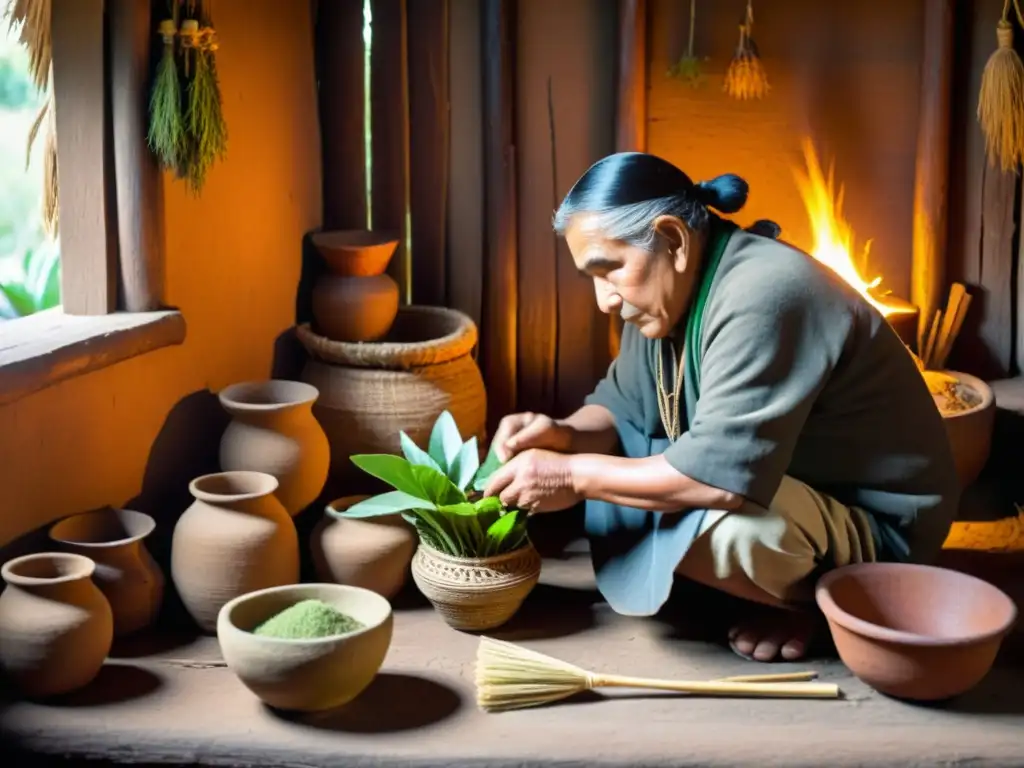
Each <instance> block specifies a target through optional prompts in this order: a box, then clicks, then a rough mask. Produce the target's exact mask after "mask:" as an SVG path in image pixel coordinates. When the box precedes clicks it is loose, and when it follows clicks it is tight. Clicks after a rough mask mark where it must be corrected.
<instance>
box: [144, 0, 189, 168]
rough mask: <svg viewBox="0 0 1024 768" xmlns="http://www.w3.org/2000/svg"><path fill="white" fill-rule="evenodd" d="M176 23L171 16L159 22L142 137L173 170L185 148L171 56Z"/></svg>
mask: <svg viewBox="0 0 1024 768" xmlns="http://www.w3.org/2000/svg"><path fill="white" fill-rule="evenodd" d="M177 32H178V29H177V24H176V22H175V20H174V19H173V18H171V19H163V20H162V21H161V22H160V26H159V32H158V34H159V35H160V40H161V42H162V44H163V48H162V50H161V53H160V61H159V63H157V65H156V75H155V76H154V78H153V89H152V91H151V92H150V96H149V131H148V133H147V136H146V140H147V142H148V143H149V148H150V149H151V150H152V151H153V154H154V155H156V158H157V161H158V162H159V163H160V165H161V166H162V167H164V168H165V169H170V170H175V169H177V168H178V167H179V165H180V164H181V158H182V154H183V153H184V150H185V119H184V117H183V116H182V108H181V102H182V89H181V81H180V79H179V77H178V63H177V61H176V59H175V57H174V42H175V36H176V35H177Z"/></svg>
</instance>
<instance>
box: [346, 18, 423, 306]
mask: <svg viewBox="0 0 1024 768" xmlns="http://www.w3.org/2000/svg"><path fill="white" fill-rule="evenodd" d="M348 1H349V2H350V3H352V4H353V5H355V4H356V3H355V2H354V0H348ZM370 12H371V14H372V20H371V27H372V30H373V33H372V34H373V37H372V40H371V46H370V103H371V116H370V121H371V122H370V125H371V134H372V136H371V152H372V153H373V163H372V181H371V184H370V206H371V214H372V221H373V228H374V229H377V230H387V231H391V232H394V233H395V234H396V235H397V236H398V238H399V240H400V243H399V246H398V249H397V251H396V252H395V256H394V258H393V259H392V260H391V264H390V266H389V267H388V272H389V273H390V274H391V275H392V277H394V278H395V280H396V281H397V282H398V285H399V288H400V290H401V297H402V301H403V302H405V303H407V302H408V301H409V299H410V293H411V288H412V285H411V279H410V278H411V267H410V262H409V251H408V249H407V247H406V242H407V238H408V224H407V217H408V211H409V80H408V72H409V65H408V48H407V40H408V23H407V17H406V0H371V3H370Z"/></svg>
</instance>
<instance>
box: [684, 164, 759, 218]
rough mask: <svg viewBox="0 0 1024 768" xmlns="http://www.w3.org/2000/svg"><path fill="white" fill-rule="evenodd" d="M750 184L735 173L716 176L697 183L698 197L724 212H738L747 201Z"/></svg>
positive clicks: (711, 206)
mask: <svg viewBox="0 0 1024 768" xmlns="http://www.w3.org/2000/svg"><path fill="white" fill-rule="evenodd" d="M749 190H750V187H749V185H748V184H747V182H746V181H744V180H743V179H742V178H740V177H739V176H737V175H736V174H734V173H724V174H722V175H721V176H715V178H713V179H711V180H710V181H701V182H699V183H698V184H697V199H698V200H700V201H701V202H702V203H704V205H706V206H708V207H709V208H714V209H716V210H718V211H721V212H722V213H736V211H738V210H740V209H741V208H742V207H743V206H744V205H746V202H747V192H748V191H749Z"/></svg>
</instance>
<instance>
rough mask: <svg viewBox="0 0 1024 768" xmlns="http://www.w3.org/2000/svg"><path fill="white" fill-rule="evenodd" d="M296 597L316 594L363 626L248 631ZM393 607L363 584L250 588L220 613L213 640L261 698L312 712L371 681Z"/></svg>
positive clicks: (359, 690) (339, 701)
mask: <svg viewBox="0 0 1024 768" xmlns="http://www.w3.org/2000/svg"><path fill="white" fill-rule="evenodd" d="M302 600H322V601H323V602H325V603H328V604H329V605H332V606H334V607H335V608H337V609H338V610H339V611H341V612H342V613H345V614H347V615H349V616H351V617H352V618H353V619H355V620H356V621H358V622H360V623H361V624H363V625H364V628H363V629H360V630H356V631H355V632H348V633H346V634H344V635H334V636H331V637H323V638H316V639H310V640H302V639H282V638H274V637H264V636H262V635H256V634H253V632H252V630H253V629H255V628H256V627H257V626H259V625H260V624H262V623H263V622H264V621H266V620H267V619H269V618H270V617H271V616H274V615H275V614H277V613H280V612H281V611H283V610H285V609H286V608H289V607H291V606H292V605H295V603H298V602H300V601H302ZM393 626H394V620H393V618H392V615H391V605H390V603H388V601H387V600H385V599H384V598H383V597H381V596H380V595H378V594H376V593H375V592H371V591H370V590H367V589H360V588H358V587H349V586H341V585H338V584H299V585H296V586H291V587H275V588H272V589H262V590H259V591H258V592H251V593H249V594H247V595H242V596H241V597H238V598H235V599H234V600H232V601H231V602H229V603H228V604H227V605H225V606H224V608H223V609H222V610H221V612H220V616H219V617H218V620H217V640H218V641H219V643H220V650H221V654H223V656H224V661H225V662H226V663H227V665H228V668H229V669H230V670H231V671H232V672H234V673H235V674H236V675H237V676H238V679H239V680H241V681H242V684H243V685H245V687H246V688H248V689H249V690H250V691H252V692H253V693H254V694H255V695H256V696H258V697H259V698H260V700H262V701H263V702H264V703H265V704H267V705H268V706H271V707H275V708H277V709H281V710H291V711H305V712H315V711H320V710H327V709H334V708H336V707H340V706H342V705H344V704H347V703H349V702H350V701H352V700H353V699H354V698H355V697H356V696H358V695H359V694H360V693H362V692H363V691H364V690H365V689H366V687H367V686H368V685H369V684H370V683H371V682H373V678H374V677H376V675H377V672H378V670H380V666H381V664H383V663H384V657H385V656H387V652H388V648H389V647H390V646H391V635H392V629H393Z"/></svg>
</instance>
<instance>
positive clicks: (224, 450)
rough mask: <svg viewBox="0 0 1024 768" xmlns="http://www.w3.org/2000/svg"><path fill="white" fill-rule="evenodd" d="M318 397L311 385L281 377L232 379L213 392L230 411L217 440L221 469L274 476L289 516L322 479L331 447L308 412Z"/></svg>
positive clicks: (321, 484)
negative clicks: (230, 382) (227, 385)
mask: <svg viewBox="0 0 1024 768" xmlns="http://www.w3.org/2000/svg"><path fill="white" fill-rule="evenodd" d="M319 396H320V392H319V391H318V390H317V388H316V387H314V386H313V385H312V384H304V383H303V382H301V381H287V380H284V379H271V380H269V381H247V382H241V383H238V384H232V385H231V386H229V387H226V388H225V389H223V390H222V391H221V392H220V394H219V395H218V397H219V399H220V403H221V406H223V408H224V410H225V411H227V412H228V414H230V416H231V423H230V424H228V427H227V429H226V430H225V431H224V435H223V436H222V437H221V441H220V468H221V469H222V470H224V471H236V470H249V471H254V472H265V473H267V474H269V475H273V476H274V477H275V478H277V482H278V488H277V491H276V494H275V495H276V496H277V498H278V499H279V500H280V501H281V503H282V504H283V505H284V508H285V509H286V510H287V511H288V514H290V515H292V516H293V517H294V516H295V515H297V514H299V512H301V511H302V510H303V509H305V508H306V507H307V506H308V505H309V504H311V503H312V502H313V500H314V499H316V497H317V496H319V495H320V491H322V490H323V487H324V483H326V482H327V472H328V469H329V468H330V463H331V449H330V446H329V445H328V443H327V435H325V434H324V430H323V428H322V427H321V426H320V422H318V421H317V420H316V417H315V416H314V415H313V404H314V403H315V402H316V400H317V398H318V397H319Z"/></svg>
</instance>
